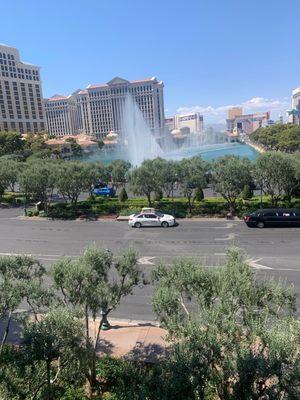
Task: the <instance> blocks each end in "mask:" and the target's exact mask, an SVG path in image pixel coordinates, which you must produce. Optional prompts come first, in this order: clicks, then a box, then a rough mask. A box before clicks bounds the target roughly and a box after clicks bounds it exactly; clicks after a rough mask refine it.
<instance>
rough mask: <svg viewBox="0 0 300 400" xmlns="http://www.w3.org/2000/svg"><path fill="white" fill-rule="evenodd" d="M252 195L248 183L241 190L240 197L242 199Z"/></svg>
mask: <svg viewBox="0 0 300 400" xmlns="http://www.w3.org/2000/svg"><path fill="white" fill-rule="evenodd" d="M252 197H253V191H252V190H251V187H250V185H249V184H247V185H245V186H244V189H243V192H242V199H243V200H248V199H252Z"/></svg>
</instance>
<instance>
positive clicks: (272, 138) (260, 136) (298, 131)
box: [250, 124, 300, 153]
mask: <svg viewBox="0 0 300 400" xmlns="http://www.w3.org/2000/svg"><path fill="white" fill-rule="evenodd" d="M250 138H251V140H253V141H254V142H256V143H258V144H261V145H263V146H264V147H266V148H267V149H268V150H280V151H285V152H288V153H292V152H295V151H299V150H300V126H296V125H289V124H276V125H271V126H267V127H266V128H260V129H257V130H256V131H255V132H253V133H252V134H251V136H250Z"/></svg>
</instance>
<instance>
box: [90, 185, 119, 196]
mask: <svg viewBox="0 0 300 400" xmlns="http://www.w3.org/2000/svg"><path fill="white" fill-rule="evenodd" d="M92 193H93V195H94V196H104V197H115V195H116V192H115V190H114V189H113V188H109V187H101V188H95V189H93V191H92Z"/></svg>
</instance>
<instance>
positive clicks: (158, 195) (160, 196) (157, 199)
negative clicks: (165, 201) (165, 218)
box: [153, 190, 163, 201]
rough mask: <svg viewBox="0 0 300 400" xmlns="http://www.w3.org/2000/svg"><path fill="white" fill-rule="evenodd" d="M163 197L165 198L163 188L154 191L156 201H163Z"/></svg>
mask: <svg viewBox="0 0 300 400" xmlns="http://www.w3.org/2000/svg"><path fill="white" fill-rule="evenodd" d="M162 198H163V192H162V191H161V190H157V191H156V192H154V195H153V200H154V201H161V199H162Z"/></svg>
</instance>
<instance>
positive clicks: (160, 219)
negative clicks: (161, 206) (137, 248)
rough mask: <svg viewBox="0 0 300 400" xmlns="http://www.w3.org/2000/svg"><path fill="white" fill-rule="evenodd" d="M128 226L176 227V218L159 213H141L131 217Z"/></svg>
mask: <svg viewBox="0 0 300 400" xmlns="http://www.w3.org/2000/svg"><path fill="white" fill-rule="evenodd" d="M128 225H129V226H131V227H132V228H141V227H142V226H161V227H162V228H168V227H169V226H174V225H175V218H174V217H173V216H172V215H169V214H162V213H160V212H158V211H154V212H141V213H137V214H131V215H130V216H129V220H128Z"/></svg>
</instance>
